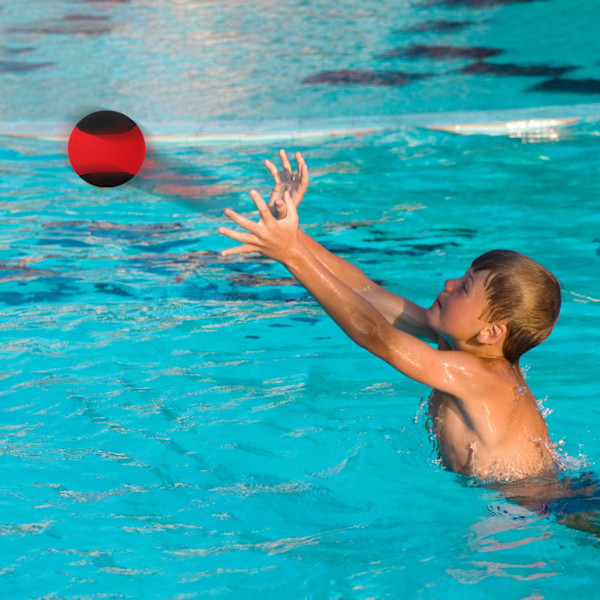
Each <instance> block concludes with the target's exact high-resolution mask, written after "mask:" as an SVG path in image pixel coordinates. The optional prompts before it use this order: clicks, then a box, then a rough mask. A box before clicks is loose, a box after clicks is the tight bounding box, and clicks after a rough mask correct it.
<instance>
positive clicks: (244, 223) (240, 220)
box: [223, 208, 255, 231]
mask: <svg viewBox="0 0 600 600" xmlns="http://www.w3.org/2000/svg"><path fill="white" fill-rule="evenodd" d="M223 212H224V213H225V216H227V217H229V218H230V219H231V220H232V221H233V222H234V223H237V224H238V225H239V226H240V227H243V228H244V229H248V230H249V231H250V230H251V229H252V227H253V226H254V225H255V223H254V221H251V220H250V219H247V218H246V217H243V216H242V215H240V214H238V213H236V212H235V211H234V210H231V209H230V208H226V209H225V210H224V211H223Z"/></svg>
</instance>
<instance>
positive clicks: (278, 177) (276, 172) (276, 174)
mask: <svg viewBox="0 0 600 600" xmlns="http://www.w3.org/2000/svg"><path fill="white" fill-rule="evenodd" d="M265 166H266V167H267V169H269V173H271V175H273V179H274V181H275V183H281V174H280V173H279V170H278V169H277V167H276V166H275V165H274V164H273V163H272V162H271V161H270V160H269V159H266V160H265Z"/></svg>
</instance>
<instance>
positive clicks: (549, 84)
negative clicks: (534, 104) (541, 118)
mask: <svg viewBox="0 0 600 600" xmlns="http://www.w3.org/2000/svg"><path fill="white" fill-rule="evenodd" d="M525 91H526V92H563V93H573V94H600V79H550V80H549V81H544V82H542V83H538V84H537V85H534V86H532V87H529V88H527V89H526V90H525Z"/></svg>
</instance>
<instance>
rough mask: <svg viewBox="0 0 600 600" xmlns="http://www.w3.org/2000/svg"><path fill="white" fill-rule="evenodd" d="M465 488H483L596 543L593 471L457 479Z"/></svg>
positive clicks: (599, 486) (599, 493) (599, 531)
mask: <svg viewBox="0 0 600 600" xmlns="http://www.w3.org/2000/svg"><path fill="white" fill-rule="evenodd" d="M458 478H459V482H460V483H461V485H463V486H465V487H483V488H486V489H490V490H494V491H497V492H499V493H500V495H501V497H502V498H504V499H505V500H506V501H508V502H510V503H512V504H515V505H518V506H521V507H522V508H525V509H527V510H529V511H531V512H532V513H535V514H536V515H538V516H539V517H541V518H553V519H555V520H556V522H557V523H560V524H561V525H566V526H567V527H569V528H570V529H576V530H577V531H582V532H584V533H589V534H592V535H593V536H595V537H596V538H597V543H598V544H600V477H599V476H598V475H597V474H596V473H594V472H593V471H585V472H583V473H580V474H578V475H573V476H570V475H566V474H564V473H562V474H561V473H556V474H552V475H549V476H546V477H544V478H539V477H536V478H531V479H528V478H526V479H523V480H520V481H517V482H510V483H509V482H482V481H477V480H475V479H473V478H466V477H462V476H458Z"/></svg>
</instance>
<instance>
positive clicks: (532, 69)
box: [459, 61, 580, 77]
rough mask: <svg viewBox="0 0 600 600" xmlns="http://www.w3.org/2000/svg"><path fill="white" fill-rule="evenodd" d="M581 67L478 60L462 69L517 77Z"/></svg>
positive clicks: (554, 73)
mask: <svg viewBox="0 0 600 600" xmlns="http://www.w3.org/2000/svg"><path fill="white" fill-rule="evenodd" d="M579 68H580V67H549V66H547V65H530V66H524V65H516V64H514V63H486V62H483V61H478V62H476V63H473V64H472V65H469V66H467V67H463V68H462V69H460V71H459V72H460V73H465V74H468V75H499V76H507V77H508V76H517V77H560V76H561V75H564V74H565V73H569V72H570V71H574V70H575V69H579Z"/></svg>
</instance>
